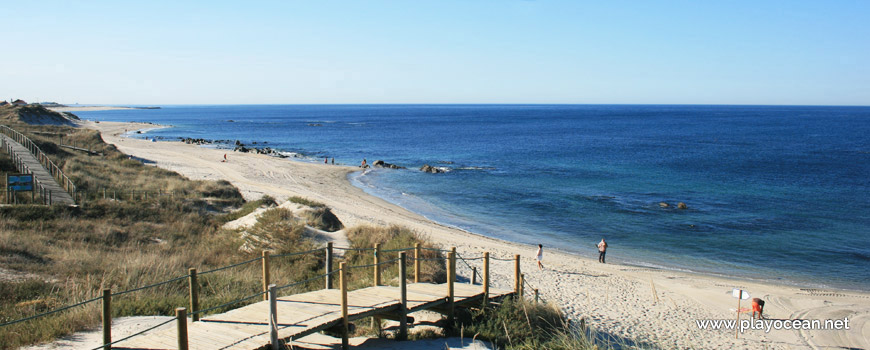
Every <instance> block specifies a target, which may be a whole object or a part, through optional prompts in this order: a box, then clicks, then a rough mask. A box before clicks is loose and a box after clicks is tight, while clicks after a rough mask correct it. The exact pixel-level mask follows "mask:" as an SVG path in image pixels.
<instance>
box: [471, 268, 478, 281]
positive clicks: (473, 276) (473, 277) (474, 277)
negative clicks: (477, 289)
mask: <svg viewBox="0 0 870 350" xmlns="http://www.w3.org/2000/svg"><path fill="white" fill-rule="evenodd" d="M475 284H477V266H475V267H472V268H471V285H475Z"/></svg>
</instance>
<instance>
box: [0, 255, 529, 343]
mask: <svg viewBox="0 0 870 350" xmlns="http://www.w3.org/2000/svg"><path fill="white" fill-rule="evenodd" d="M332 248H333V249H338V250H345V251H370V250H374V251H375V252H376V253H377V254H385V253H394V252H403V251H411V250H414V249H417V247H410V248H397V249H389V250H379V249H375V248H349V247H332ZM421 250H428V251H437V252H451V251H454V250H452V249H451V250H446V249H437V248H421ZM325 251H326V250H325V249H323V248H317V249H310V250H306V251H301V252H292V253H284V254H278V255H271V256H270V255H268V254H264V256H268V257H269V258H280V257H288V256H299V255H305V254H317V253H321V252H325ZM456 257H457V258H458V259H459V260H461V261H463V263H464V264H465V265H466V266H467V267H468V268H469V269H471V270H472V271H474V274H476V276H479V277H480V276H481V275H480V273H479V272H478V271H477V270H476V269H474V268H473V267H472V266H471V264H469V261H475V260H481V259H484V257H483V256H480V257H474V258H463V257H462V256H461V255H460V254H458V253H457V254H456ZM447 259H449V257H446V256H436V257H432V258H419V259H417V258H414V257H411V258H410V259H407V258H406V264H407V263H411V262H413V261H415V260H416V261H444V260H447ZM490 259H492V260H498V261H515V259H501V258H495V257H490ZM269 260H271V259H269ZM401 260H402V259H401V258H395V259H391V260H386V261H378V262H376V263H372V264H364V265H355V266H345V269H346V270H352V269H360V268H371V267H375V266H378V268H376V270H380V269H381V267H385V266H387V265H389V264H392V263H395V262H399V261H401ZM256 261H263V257H256V258H253V259H249V260H245V261H241V262H238V263H234V264H231V265H227V266H223V267H219V268H215V269H212V270H208V271H204V272H200V273H198V274H197V273H196V271H195V269H191V273H189V274H185V275H182V276H178V277H174V278H171V279H169V280H166V281H161V282H157V283H153V284H149V285H145V286H141V287H137V288H133V289H128V290H125V291H121V292H115V293H109V292H108V290H106V291H104V293H106V294H104V296H103V297H96V298H93V299H88V300H85V301H82V302H78V303H75V304H72V305H68V306H64V307H61V308H58V309H56V310H52V311H48V312H45V313H41V314H38V315H33V316H29V317H25V318H21V319H18V320H14V321H10V322H6V323H3V324H0V327H4V326H9V325H13V324H17V323H21V322H25V321H29V320H33V319H37V318H40V317H44V316H48V315H51V314H55V313H58V312H62V311H64V310H69V309H71V308H74V307H78V306H82V305H85V304H88V303H92V302H95V301H98V300H101V299H103V298H105V297H106V295H108V296H111V297H115V296H120V295H125V294H129V293H133V292H136V291H141V290H144V289H149V288H155V287H159V286H163V285H166V284H169V283H173V282H179V281H182V280H185V279H190V281H192V282H191V283H192V284H191V287H190V288H193V285H194V284H193V282H195V281H196V277H197V275H199V276H201V275H206V274H210V273H216V272H219V271H223V270H227V269H231V268H234V267H239V266H243V265H246V264H250V263H253V262H256ZM263 263H264V266H268V265H267V264H266V263H267V261H263ZM327 266H330V265H327ZM339 271H340V269H335V270H332V271H329V272H326V273H323V274H319V275H316V276H313V277H310V278H307V279H305V280H301V281H295V282H292V283H289V284H286V285H283V286H280V287H276V288H277V289H278V290H282V289H287V288H290V287H294V286H299V285H302V284H306V283H310V282H314V281H317V280H321V279H323V278H324V277H327V280H328V276H330V275H333V274H335V273H337V272H339ZM376 272H377V271H376ZM264 278H267V277H264ZM481 279H482V277H481ZM266 280H268V279H266ZM523 285H524V286H527V287H528V288H529V289H531V284H529V283H528V281H525V279H523ZM191 293H194V292H193V291H192V292H191ZM267 293H268V291H266V290H264V291H262V292H258V293H256V294H254V295H250V296H246V297H243V298H240V299H236V300H232V301H229V302H226V303H223V304H221V305H218V306H214V307H210V308H206V309H200V310H195V308H196V307H197V306H194V305H198V303H196V304H195V303H194V301H193V300H194V299H191V300H192V301H191V309H193V310H194V311H192V312H191V313H189V314H188V315H189V316H191V317H194V316H195V315H202V314H205V313H208V312H212V311H214V310H218V309H221V308H226V307H228V306H231V305H234V304H239V303H243V302H246V301H250V300H252V299H255V298H257V297H262V296H263V295H265V294H267ZM191 295H193V294H191ZM536 297H537V293H536ZM191 298H193V296H191ZM173 320H174V318H173ZM195 320H196V318H195ZM171 321H172V320H169V321H166V322H163V323H161V324H159V325H157V326H154V327H151V328H148V329H146V330H144V331H141V332H138V333H136V334H133V335H130V336H128V337H125V338H124V339H119V340H116V341H113V342H112V343H108V344H103V345H102V346H100V347H97V348H95V349H100V348H103V347H105V346H109V345H112V344H116V343H119V342H122V341H124V340H128V339H130V338H132V337H134V336H137V335H142V334H144V333H146V332H148V331H150V330H153V329H155V328H157V327H159V326H161V325H165V324H167V323H169V322H171Z"/></svg>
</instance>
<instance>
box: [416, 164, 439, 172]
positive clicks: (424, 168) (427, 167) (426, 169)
mask: <svg viewBox="0 0 870 350" xmlns="http://www.w3.org/2000/svg"><path fill="white" fill-rule="evenodd" d="M420 171H422V172H424V173H430V174H440V173H443V172H444V170H442V169H439V168H436V167H434V166H431V165H429V164H424V165H423V166H422V167H420Z"/></svg>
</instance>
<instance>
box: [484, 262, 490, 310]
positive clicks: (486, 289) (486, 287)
mask: <svg viewBox="0 0 870 350" xmlns="http://www.w3.org/2000/svg"><path fill="white" fill-rule="evenodd" d="M487 303H489V252H484V253H483V304H484V305H486V304H487Z"/></svg>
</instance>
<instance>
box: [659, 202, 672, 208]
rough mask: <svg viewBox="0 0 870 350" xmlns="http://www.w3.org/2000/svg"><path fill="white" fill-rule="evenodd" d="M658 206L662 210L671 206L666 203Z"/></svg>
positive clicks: (660, 203)
mask: <svg viewBox="0 0 870 350" xmlns="http://www.w3.org/2000/svg"><path fill="white" fill-rule="evenodd" d="M659 206H660V207H662V208H668V207H670V206H671V205H670V204H668V203H665V202H659Z"/></svg>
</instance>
